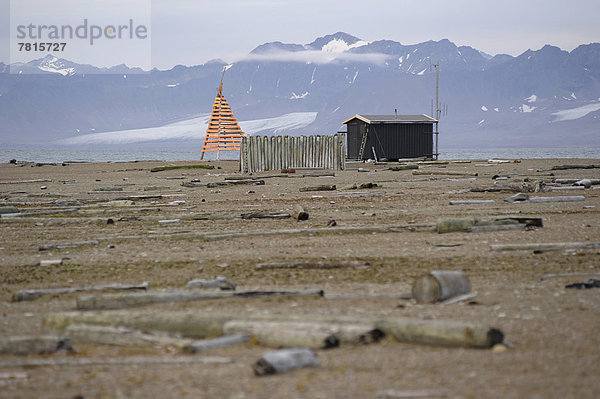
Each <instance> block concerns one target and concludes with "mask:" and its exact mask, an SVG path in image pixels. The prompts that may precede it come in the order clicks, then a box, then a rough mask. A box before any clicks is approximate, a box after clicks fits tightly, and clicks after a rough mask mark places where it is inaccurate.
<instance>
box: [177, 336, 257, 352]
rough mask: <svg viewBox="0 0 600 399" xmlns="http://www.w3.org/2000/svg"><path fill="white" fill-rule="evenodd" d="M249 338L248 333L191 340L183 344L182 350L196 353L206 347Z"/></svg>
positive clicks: (239, 341)
mask: <svg viewBox="0 0 600 399" xmlns="http://www.w3.org/2000/svg"><path fill="white" fill-rule="evenodd" d="M249 339H250V335H249V334H231V335H225V336H223V337H217V338H210V339H203V340H200V341H192V342H190V343H189V344H187V345H185V346H184V347H183V348H182V350H183V351H184V352H186V353H198V352H202V351H204V350H207V349H212V348H219V347H221V346H229V345H236V344H242V343H244V342H248V340H249Z"/></svg>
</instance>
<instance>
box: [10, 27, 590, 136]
mask: <svg viewBox="0 0 600 399" xmlns="http://www.w3.org/2000/svg"><path fill="white" fill-rule="evenodd" d="M438 62H439V65H440V101H441V103H442V109H443V110H444V112H443V114H442V117H441V118H440V132H441V134H440V145H441V146H449V147H540V146H541V147H551V146H562V147H566V146H590V145H593V146H598V145H600V44H599V43H592V44H585V45H581V46H579V47H577V48H575V49H574V50H573V51H571V52H567V51H563V50H561V49H559V48H557V47H553V46H550V45H547V46H544V47H543V48H541V49H538V50H528V51H526V52H524V53H523V54H521V55H519V56H517V57H512V56H509V55H502V54H500V55H495V56H490V55H488V54H485V53H483V52H481V51H478V50H477V49H474V48H472V47H468V46H460V47H458V46H456V45H455V44H454V43H452V42H450V41H448V40H440V41H428V42H424V43H419V44H413V45H403V44H401V43H398V42H395V41H390V40H380V41H375V42H366V41H363V40H361V39H359V38H357V37H354V36H352V35H349V34H347V33H342V32H338V33H335V34H333V35H327V36H324V37H320V38H317V39H316V40H314V41H313V42H311V43H308V44H290V43H281V42H271V43H265V44H262V45H260V46H258V47H256V48H255V49H254V50H252V51H251V52H250V53H249V54H248V55H247V57H245V58H243V59H241V60H237V61H234V62H233V66H231V67H230V68H229V69H228V70H227V72H226V74H225V79H224V90H223V92H224V95H225V97H226V98H227V100H228V102H229V104H230V105H231V107H232V109H233V111H234V114H235V115H236V116H237V118H238V120H239V121H241V122H242V123H241V124H242V128H243V129H245V130H246V133H248V134H289V135H300V134H332V133H335V132H337V131H338V130H340V129H342V128H343V126H342V124H341V122H342V121H343V120H345V119H347V118H349V117H350V116H352V115H354V114H392V113H394V110H395V109H397V110H398V113H400V114H428V115H431V114H432V101H433V99H435V69H434V68H432V67H431V65H432V64H435V63H438ZM227 64H228V63H226V62H224V61H221V60H215V61H211V62H208V63H206V64H204V65H198V66H176V67H174V68H172V69H170V70H165V71H159V70H153V71H150V72H149V73H139V72H141V71H139V70H132V69H129V68H128V67H127V66H125V65H119V66H115V67H113V68H108V69H107V68H96V67H94V66H91V65H79V64H75V63H72V62H70V61H68V60H64V59H60V58H57V57H55V56H52V55H48V56H46V57H44V58H42V59H39V60H35V61H32V62H29V63H27V64H13V65H10V66H8V65H5V64H2V63H0V130H1V136H0V144H3V145H15V144H40V145H42V144H48V143H59V144H102V143H112V144H118V143H124V144H125V143H136V142H148V141H157V142H164V141H170V142H177V141H188V140H201V139H202V138H203V137H204V131H205V129H206V120H207V116H208V115H207V114H208V113H209V112H210V111H211V109H212V103H213V101H214V98H215V95H216V88H217V86H218V85H219V80H220V79H221V71H222V69H223V67H224V66H225V65H227ZM9 69H10V71H11V72H12V73H8V72H9ZM117 131H118V132H117Z"/></svg>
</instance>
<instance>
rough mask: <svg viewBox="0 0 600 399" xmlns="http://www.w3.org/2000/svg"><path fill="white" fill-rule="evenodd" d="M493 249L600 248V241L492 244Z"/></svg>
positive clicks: (547, 249) (549, 249) (555, 249)
mask: <svg viewBox="0 0 600 399" xmlns="http://www.w3.org/2000/svg"><path fill="white" fill-rule="evenodd" d="M490 249H491V250H492V251H557V250H562V249H600V242H598V241H595V242H541V243H527V244H492V245H490Z"/></svg>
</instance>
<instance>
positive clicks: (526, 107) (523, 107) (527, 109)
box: [521, 104, 537, 113]
mask: <svg viewBox="0 0 600 399" xmlns="http://www.w3.org/2000/svg"><path fill="white" fill-rule="evenodd" d="M536 108H537V107H532V106H530V105H527V104H523V105H521V112H524V113H529V112H533V110H534V109H536Z"/></svg>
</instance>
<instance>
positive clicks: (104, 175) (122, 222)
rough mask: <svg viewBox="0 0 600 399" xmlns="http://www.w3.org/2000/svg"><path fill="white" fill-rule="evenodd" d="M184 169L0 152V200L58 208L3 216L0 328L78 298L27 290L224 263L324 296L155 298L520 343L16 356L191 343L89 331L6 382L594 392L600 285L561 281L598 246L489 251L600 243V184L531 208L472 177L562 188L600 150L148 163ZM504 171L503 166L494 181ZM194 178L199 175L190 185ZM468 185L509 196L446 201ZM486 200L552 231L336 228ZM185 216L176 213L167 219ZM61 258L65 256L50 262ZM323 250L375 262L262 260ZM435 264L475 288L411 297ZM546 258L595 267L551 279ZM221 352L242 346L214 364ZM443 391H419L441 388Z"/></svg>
mask: <svg viewBox="0 0 600 399" xmlns="http://www.w3.org/2000/svg"><path fill="white" fill-rule="evenodd" d="M186 164H187V165H189V164H198V162H176V163H164V162H131V163H93V164H91V163H69V164H66V165H64V166H63V165H60V164H58V165H41V166H35V165H32V164H16V165H15V164H3V165H0V183H1V184H0V199H2V200H3V202H0V207H6V206H16V207H17V208H18V209H19V211H20V212H22V213H25V212H30V213H42V212H54V211H59V213H54V214H50V215H33V216H30V217H24V218H6V217H5V218H2V220H1V223H0V234H1V241H0V260H1V263H0V278H1V281H2V285H1V287H0V299H1V301H2V302H0V315H1V316H0V338H2V337H9V336H17V335H39V334H42V332H43V331H42V319H43V317H44V316H45V315H47V314H48V313H50V312H56V311H69V310H74V309H75V301H76V298H77V296H78V294H69V295H61V296H49V297H43V298H41V299H38V300H36V301H31V302H18V303H13V302H11V296H12V295H13V294H14V293H15V292H17V291H18V290H23V289H31V288H53V287H54V288H55V287H78V286H90V285H98V284H112V283H121V284H138V283H141V282H144V281H147V282H148V283H149V285H150V289H151V290H159V289H168V288H181V287H183V286H185V284H186V283H187V282H188V281H190V280H192V279H195V278H206V279H211V278H214V277H216V276H218V275H222V276H225V277H227V278H229V279H231V280H234V281H235V282H237V284H238V287H237V289H238V290H301V289H311V290H312V289H322V290H324V291H325V294H326V296H325V298H300V297H292V298H262V299H261V298H251V299H248V298H235V299H226V300H224V299H220V300H209V301H201V302H186V303H175V304H161V305H153V306H148V307H145V308H142V309H143V310H145V311H147V312H158V311H173V310H184V309H185V310H194V311H198V312H203V313H206V314H210V313H211V312H230V313H235V314H244V315H253V314H257V315H265V314H272V315H290V314H293V315H297V316H300V315H307V317H313V316H314V317H317V316H318V317H321V318H326V319H327V318H331V319H334V318H339V317H352V318H356V319H358V320H360V319H366V318H388V317H403V316H410V317H417V318H423V319H440V320H464V321H473V322H480V323H486V324H489V325H492V326H494V327H497V328H499V329H501V330H502V331H503V332H504V334H505V336H506V340H507V341H509V343H510V344H511V345H512V347H509V348H505V347H499V348H496V349H497V350H485V349H484V350H482V349H460V348H444V347H434V346H420V345H415V344H407V343H400V342H395V341H393V340H392V339H389V338H386V339H384V340H383V341H380V342H379V343H376V344H372V345H362V346H341V347H339V348H335V349H330V350H322V351H318V357H319V359H320V363H321V365H320V366H319V367H317V368H307V369H301V370H296V371H293V372H289V373H286V374H282V375H276V376H270V377H257V376H255V375H254V374H253V372H252V365H253V364H254V363H255V362H256V360H258V358H259V357H260V356H261V354H262V353H263V352H265V351H266V350H268V349H267V348H264V347H261V346H260V345H257V344H255V343H247V344H241V345H235V346H230V347H225V348H218V349H211V350H209V351H206V352H204V353H202V354H195V355H185V356H188V357H197V359H198V362H195V363H191V364H142V363H140V364H136V365H106V364H99V365H87V366H67V365H63V366H61V365H53V366H52V365H50V366H43V367H20V366H17V365H16V363H17V362H22V361H24V360H33V359H40V358H41V359H50V360H52V359H55V360H61V359H76V358H90V357H91V358H105V357H110V358H125V357H129V356H133V355H140V356H143V357H147V358H149V357H150V356H163V357H177V356H182V355H179V354H175V353H172V351H170V350H168V349H164V348H159V347H150V348H134V347H120V346H108V345H95V344H87V343H78V342H75V343H74V350H73V351H71V352H59V353H56V354H51V355H29V356H26V357H23V356H14V355H0V365H1V368H0V396H1V397H7V398H8V397H11V398H13V397H15V398H16V397H22V398H33V397H36V398H37V397H39V398H42V397H48V398H75V397H80V398H81V397H84V398H138V397H139V398H141V397H145V398H147V397H189V398H267V397H269V398H378V397H404V396H398V395H400V394H401V393H406V392H407V391H410V390H428V391H434V392H431V394H432V395H433V394H437V395H438V396H439V395H446V396H445V397H449V398H540V399H542V398H544V399H545V398H578V399H580V398H597V397H600V345H599V344H600V289H598V288H591V289H582V290H576V289H566V288H565V285H566V284H569V283H573V282H582V281H584V280H585V279H587V278H589V277H594V275H595V276H596V277H598V274H600V254H599V251H598V250H597V249H595V250H566V251H562V250H559V251H550V252H545V253H541V254H534V253H533V251H531V250H529V251H524V250H522V251H495V250H492V248H491V245H493V244H522V243H547V242H550V243H552V242H598V241H600V217H599V209H600V189H598V188H597V187H598V186H592V187H591V188H588V189H585V190H577V191H575V190H574V191H571V190H568V191H553V192H548V193H530V195H531V196H538V195H543V196H559V195H560V196H562V195H584V196H585V201H578V202H550V203H518V204H516V203H509V202H505V201H503V200H504V198H507V197H508V196H510V195H513V194H514V193H513V192H510V191H494V192H480V191H477V190H479V189H482V188H498V187H499V186H506V185H507V184H512V185H518V184H524V183H525V184H531V185H533V183H534V182H536V181H544V182H546V183H552V181H553V180H554V179H556V178H571V177H572V178H595V179H598V178H600V169H571V170H550V169H551V168H552V167H553V166H555V165H568V164H596V165H598V164H600V160H574V159H572V160H522V161H521V162H518V163H514V162H511V163H503V164H488V163H487V162H486V161H471V162H469V163H456V162H451V163H448V164H429V165H427V164H426V165H420V168H419V172H431V173H432V174H431V175H415V174H413V171H412V170H405V171H390V170H387V169H388V167H389V166H395V164H394V165H373V164H348V168H347V170H345V171H336V172H335V176H322V177H316V176H310V175H309V174H315V172H317V171H301V170H298V171H296V173H295V174H293V175H290V176H289V177H272V176H273V175H276V174H277V175H278V174H279V171H277V172H264V173H256V174H254V176H252V177H256V178H260V177H261V176H262V177H266V178H265V179H264V182H265V184H264V185H255V186H254V185H252V186H250V185H233V186H219V187H212V188H209V187H206V184H207V183H214V182H224V181H225V178H227V177H229V178H230V177H233V176H240V173H239V172H238V171H237V170H238V164H237V163H236V162H228V161H223V162H219V163H217V162H211V163H205V164H209V165H212V166H215V169H210V170H208V169H174V170H167V171H161V172H151V171H150V169H151V168H152V167H156V166H164V165H186ZM359 168H362V169H364V170H361V171H359V170H358V169H359ZM365 170H366V171H365ZM320 172H323V171H320ZM447 172H455V173H457V172H460V173H465V175H462V176H459V175H457V174H454V175H448V174H446V173H447ZM469 173H470V174H474V173H477V176H470V175H468V174H469ZM304 174H306V176H304V177H299V176H301V175H304ZM496 175H505V176H507V177H509V178H508V179H507V180H501V179H493V177H494V176H496ZM25 180H36V181H34V182H30V183H25V182H23V181H25ZM40 180H50V181H40ZM194 180H196V183H197V184H196V185H197V187H184V186H182V183H183V182H192V181H194ZM10 182H12V183H10ZM363 183H375V184H377V187H373V188H370V189H350V188H349V187H350V186H352V185H353V184H357V185H359V184H363ZM332 184H335V185H336V186H337V189H336V190H335V191H318V192H317V191H308V192H301V191H300V188H303V187H310V186H317V185H332ZM98 190H104V191H98ZM120 198H125V200H121V199H120ZM457 199H493V200H495V202H494V203H493V204H489V203H488V204H475V205H450V204H449V201H450V200H457ZM90 200H100V201H90ZM116 200H118V201H120V202H115V201H116ZM123 201H125V202H123ZM175 201H177V202H175ZM183 201H184V202H183ZM296 204H301V205H303V206H304V207H305V208H306V209H307V210H308V212H309V215H310V217H309V219H308V220H306V221H301V222H298V221H296V220H294V219H291V218H290V219H283V220H272V219H252V220H243V219H241V218H239V215H240V214H242V213H249V212H257V211H264V212H266V211H269V212H279V211H281V212H291V211H292V209H293V207H294V206H295V205H296ZM485 215H490V216H497V215H508V216H531V217H541V218H542V219H543V223H544V227H543V228H536V229H527V230H518V231H515V230H510V231H496V232H485V233H462V232H458V233H447V234H438V233H436V232H434V231H417V232H411V231H402V232H390V233H346V234H339V233H336V229H337V230H338V231H339V230H340V229H343V228H345V227H350V226H364V227H369V226H413V227H414V226H428V225H434V224H435V223H436V221H437V220H438V218H440V217H454V216H485ZM173 219H179V220H180V221H179V223H177V224H164V223H160V222H159V221H163V220H173ZM332 220H334V221H335V224H336V226H332V227H329V228H328V230H329V231H328V232H326V233H321V234H297V235H284V234H280V235H266V236H249V237H237V238H224V239H219V240H207V239H206V236H203V235H202V234H203V233H224V232H258V231H273V230H287V229H303V230H305V229H313V228H327V226H328V224H329V225H331V224H333V223H332V222H331V221H332ZM417 230H419V229H417ZM194 234H195V235H194ZM85 240H95V241H94V244H90V245H84V246H78V247H75V248H66V249H55V250H48V251H41V250H40V247H42V246H45V245H50V244H60V243H75V242H82V241H85ZM50 259H62V260H63V262H62V264H60V265H54V266H40V265H39V264H40V261H42V260H50ZM315 260H323V261H345V260H362V261H366V262H369V263H370V264H371V267H370V268H365V269H329V270H299V269H290V270H257V269H256V268H255V265H256V264H258V263H261V262H267V261H287V262H295V261H315ZM429 270H463V271H465V272H466V273H467V274H468V276H469V278H470V280H471V284H472V289H473V292H474V293H475V294H476V297H475V298H472V299H470V300H469V301H464V302H460V303H455V304H451V305H441V304H436V305H419V304H416V303H415V302H414V301H413V300H407V299H402V298H403V297H404V295H403V294H406V293H409V292H410V290H411V286H412V283H413V281H414V279H415V278H416V277H418V276H420V275H422V274H424V273H426V272H428V271H429ZM547 273H581V274H582V275H575V276H565V277H554V278H547V279H543V280H542V276H543V275H544V274H547ZM584 274H585V275H584ZM337 294H342V295H337ZM214 356H219V357H224V358H228V359H229V360H231V361H230V362H226V363H217V364H211V363H206V364H204V363H202V362H201V359H203V358H208V357H214ZM394 393H395V395H396V396H394ZM432 395H430V396H425V397H435V395H434V396H432Z"/></svg>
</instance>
